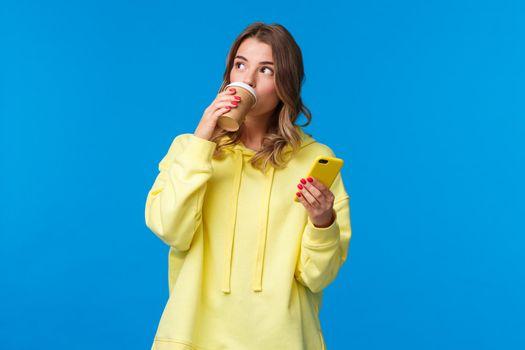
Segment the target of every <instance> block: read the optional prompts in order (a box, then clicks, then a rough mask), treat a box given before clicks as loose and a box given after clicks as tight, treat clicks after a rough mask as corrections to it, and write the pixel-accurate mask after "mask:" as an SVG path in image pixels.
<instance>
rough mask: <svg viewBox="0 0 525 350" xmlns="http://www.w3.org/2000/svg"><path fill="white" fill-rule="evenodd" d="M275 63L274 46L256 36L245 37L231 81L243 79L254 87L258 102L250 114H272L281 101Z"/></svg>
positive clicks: (231, 73)
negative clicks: (276, 84) (277, 87)
mask: <svg viewBox="0 0 525 350" xmlns="http://www.w3.org/2000/svg"><path fill="white" fill-rule="evenodd" d="M263 62H265V63H263ZM274 65H275V63H274V62H273V57H272V47H271V46H270V45H268V44H265V43H262V42H260V41H258V40H257V39H255V38H248V39H245V40H244V41H243V42H242V43H241V45H240V46H239V49H238V50H237V54H236V55H235V60H234V62H233V68H232V70H231V72H230V81H242V82H244V83H246V84H248V85H250V86H251V87H252V88H254V90H255V93H256V95H257V104H256V105H255V107H253V109H251V110H250V112H249V113H248V115H249V116H252V117H253V116H264V115H268V114H271V112H272V111H273V110H274V109H275V107H276V106H277V104H278V103H279V98H278V97H277V92H276V86H275V68H274Z"/></svg>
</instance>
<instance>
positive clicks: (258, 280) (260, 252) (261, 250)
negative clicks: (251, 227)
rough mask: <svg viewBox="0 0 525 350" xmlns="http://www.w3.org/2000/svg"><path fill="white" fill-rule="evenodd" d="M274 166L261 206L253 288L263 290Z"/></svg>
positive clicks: (257, 290)
mask: <svg viewBox="0 0 525 350" xmlns="http://www.w3.org/2000/svg"><path fill="white" fill-rule="evenodd" d="M273 174H274V167H273V166H270V175H268V176H267V177H268V179H267V180H266V190H265V191H264V195H263V197H264V198H263V203H262V208H261V222H262V223H261V231H260V232H259V243H258V244H257V247H258V249H257V260H256V261H255V278H254V279H253V290H254V291H255V292H261V291H262V274H263V266H264V256H265V253H266V238H267V237H268V216H269V211H270V196H271V193H272V184H273Z"/></svg>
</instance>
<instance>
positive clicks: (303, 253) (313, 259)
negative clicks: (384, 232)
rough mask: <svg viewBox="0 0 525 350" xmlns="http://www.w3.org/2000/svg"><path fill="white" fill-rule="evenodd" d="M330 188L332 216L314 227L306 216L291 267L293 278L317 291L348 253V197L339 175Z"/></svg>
mask: <svg viewBox="0 0 525 350" xmlns="http://www.w3.org/2000/svg"><path fill="white" fill-rule="evenodd" d="M331 190H332V192H333V193H334V195H335V200H334V213H335V220H334V221H333V222H332V223H331V225H330V226H328V227H316V226H315V225H314V224H313V223H312V221H311V220H310V218H309V217H308V221H307V224H306V226H305V228H304V231H303V236H302V242H301V250H300V255H299V259H298V262H297V266H296V270H295V278H296V279H297V281H299V282H300V283H301V284H302V285H304V286H305V287H308V288H309V289H310V290H311V291H312V292H313V293H318V292H320V291H321V290H323V289H324V288H325V287H326V286H328V285H329V284H330V283H331V282H332V281H333V280H334V279H335V278H336V276H337V273H338V272H339V269H340V268H341V266H342V265H343V263H344V262H345V261H346V259H347V257H348V248H349V244H350V238H351V235H352V229H351V223H350V204H349V202H350V197H349V196H348V194H347V193H346V191H345V189H344V185H343V181H342V178H341V175H338V177H337V178H336V180H335V181H334V184H333V185H332V188H331Z"/></svg>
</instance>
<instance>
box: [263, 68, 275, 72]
mask: <svg viewBox="0 0 525 350" xmlns="http://www.w3.org/2000/svg"><path fill="white" fill-rule="evenodd" d="M262 69H263V70H264V69H268V70H269V71H270V72H271V73H273V70H272V69H271V68H270V67H262Z"/></svg>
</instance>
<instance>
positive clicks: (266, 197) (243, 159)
mask: <svg viewBox="0 0 525 350" xmlns="http://www.w3.org/2000/svg"><path fill="white" fill-rule="evenodd" d="M298 131H299V133H300V135H301V145H300V148H301V149H302V148H304V147H306V146H308V145H310V144H312V143H315V142H316V140H315V139H314V138H312V137H311V136H310V135H308V134H306V133H305V132H304V131H303V130H302V129H301V128H298ZM225 137H227V136H225ZM227 149H229V150H230V151H231V152H232V153H233V158H234V174H233V187H232V188H233V193H232V196H231V208H232V213H231V215H230V218H231V221H230V225H229V230H228V233H227V235H228V237H227V245H226V249H227V251H226V258H225V261H224V268H223V278H222V288H221V289H222V291H223V292H224V293H230V292H231V289H230V288H231V285H230V282H231V273H232V254H233V243H234V242H233V241H234V237H235V223H236V220H237V205H238V198H239V191H240V184H241V178H242V174H243V168H244V166H245V165H246V164H248V163H249V161H250V159H251V157H252V156H253V155H254V154H255V153H256V151H254V150H252V149H250V148H247V147H246V146H244V145H243V144H242V143H238V144H235V145H231V146H228V147H227ZM291 151H292V147H291V146H290V145H289V144H288V145H286V147H285V151H284V152H285V153H289V152H291ZM268 169H269V170H268V171H267V172H266V174H265V178H266V184H265V190H264V193H263V196H262V198H261V200H262V201H263V203H262V206H261V211H260V213H259V218H258V219H259V220H261V226H260V228H261V229H260V232H259V239H258V245H257V255H256V256H255V261H254V264H255V275H254V279H253V283H252V288H253V291H254V292H261V291H262V281H263V278H262V276H263V271H264V258H265V253H266V239H267V237H268V216H269V211H270V200H271V193H272V185H273V179H274V173H275V168H274V167H273V166H271V165H269V166H268ZM254 200H256V199H255V198H254Z"/></svg>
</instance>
